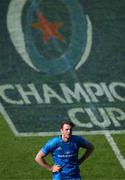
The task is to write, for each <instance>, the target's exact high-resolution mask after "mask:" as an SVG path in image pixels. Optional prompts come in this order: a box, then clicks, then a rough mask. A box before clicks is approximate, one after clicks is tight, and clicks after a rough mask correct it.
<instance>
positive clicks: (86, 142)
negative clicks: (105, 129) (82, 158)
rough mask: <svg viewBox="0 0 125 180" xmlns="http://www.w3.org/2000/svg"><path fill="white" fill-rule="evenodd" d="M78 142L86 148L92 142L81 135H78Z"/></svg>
mask: <svg viewBox="0 0 125 180" xmlns="http://www.w3.org/2000/svg"><path fill="white" fill-rule="evenodd" d="M77 142H78V145H79V147H82V148H85V149H86V148H88V146H89V145H90V144H91V143H90V142H89V141H87V140H86V139H85V138H83V137H81V136H78V137H77Z"/></svg>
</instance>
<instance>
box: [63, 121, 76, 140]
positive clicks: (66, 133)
mask: <svg viewBox="0 0 125 180" xmlns="http://www.w3.org/2000/svg"><path fill="white" fill-rule="evenodd" d="M74 126H75V125H74V124H73V123H72V122H70V121H63V122H62V123H61V126H60V129H61V134H62V137H63V138H66V139H69V138H70V137H71V136H72V129H73V127H74Z"/></svg>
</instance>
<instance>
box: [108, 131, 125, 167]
mask: <svg viewBox="0 0 125 180" xmlns="http://www.w3.org/2000/svg"><path fill="white" fill-rule="evenodd" d="M105 137H106V139H107V140H108V142H109V144H110V146H111V147H112V150H113V151H114V153H115V156H116V158H117V159H118V161H119V163H120V164H121V166H122V168H123V169H124V170H125V158H124V157H123V156H122V154H121V152H120V150H119V148H118V146H117V144H116V143H115V141H114V139H113V137H112V136H111V134H110V133H109V132H107V133H105Z"/></svg>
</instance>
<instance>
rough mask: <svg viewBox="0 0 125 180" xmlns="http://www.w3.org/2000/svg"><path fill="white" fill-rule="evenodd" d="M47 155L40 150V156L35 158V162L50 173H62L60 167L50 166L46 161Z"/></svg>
mask: <svg viewBox="0 0 125 180" xmlns="http://www.w3.org/2000/svg"><path fill="white" fill-rule="evenodd" d="M45 156H46V155H45V154H44V153H43V152H42V151H41V150H40V151H39V152H38V154H37V155H36V157H35V161H36V162H37V163H38V164H39V165H40V166H41V167H43V168H45V169H47V170H48V171H52V172H58V171H60V166H58V165H53V166H51V165H50V164H48V162H47V161H46V160H45Z"/></svg>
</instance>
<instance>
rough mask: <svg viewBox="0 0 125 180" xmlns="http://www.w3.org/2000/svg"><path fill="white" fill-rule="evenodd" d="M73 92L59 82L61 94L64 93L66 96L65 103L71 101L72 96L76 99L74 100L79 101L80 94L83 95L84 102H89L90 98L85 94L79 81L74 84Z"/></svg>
mask: <svg viewBox="0 0 125 180" xmlns="http://www.w3.org/2000/svg"><path fill="white" fill-rule="evenodd" d="M74 86H75V87H74V92H73V91H71V90H70V89H69V87H67V85H66V84H64V83H61V84H60V87H61V89H62V91H63V94H64V96H65V98H66V100H67V103H73V99H72V97H73V98H74V99H76V101H77V102H80V100H81V99H80V98H81V97H80V95H82V96H83V97H84V99H85V101H86V102H90V98H89V96H88V95H87V93H86V92H85V91H84V90H83V89H82V87H81V86H80V84H79V83H75V84H74Z"/></svg>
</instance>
